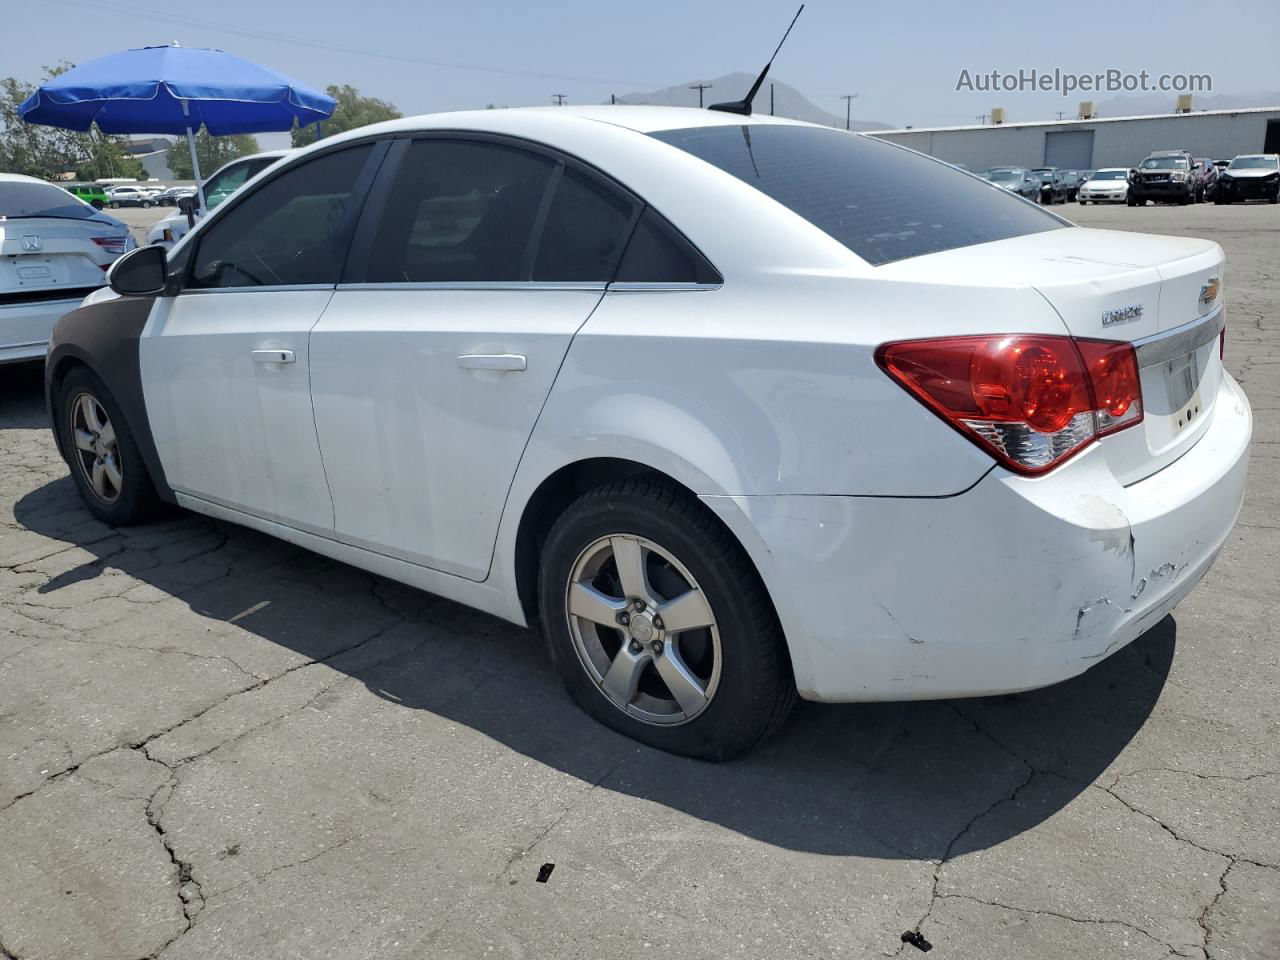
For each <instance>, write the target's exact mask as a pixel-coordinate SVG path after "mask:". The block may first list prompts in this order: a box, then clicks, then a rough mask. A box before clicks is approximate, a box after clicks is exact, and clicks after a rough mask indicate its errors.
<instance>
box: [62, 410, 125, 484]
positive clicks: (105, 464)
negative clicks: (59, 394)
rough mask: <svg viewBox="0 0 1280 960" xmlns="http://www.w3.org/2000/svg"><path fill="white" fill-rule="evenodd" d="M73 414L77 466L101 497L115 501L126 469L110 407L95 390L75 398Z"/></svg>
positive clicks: (71, 415)
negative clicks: (107, 407)
mask: <svg viewBox="0 0 1280 960" xmlns="http://www.w3.org/2000/svg"><path fill="white" fill-rule="evenodd" d="M70 418H71V437H72V440H73V442H74V443H75V448H76V449H75V458H74V459H75V463H76V466H77V467H78V468H79V470H80V473H81V475H82V476H83V477H84V479H85V481H86V482H87V483H88V484H89V488H90V489H91V490H93V493H94V495H95V496H96V497H97V498H98V499H99V500H101V501H102V502H103V503H115V502H116V501H117V500H119V499H120V491H121V489H122V486H123V483H124V473H123V471H122V470H121V467H120V449H119V445H118V442H117V439H116V431H115V427H114V426H112V424H111V419H110V418H109V417H108V416H107V411H106V410H105V409H104V408H103V406H102V404H101V403H100V402H99V401H98V399H97V398H96V397H95V396H93V394H91V393H88V392H83V393H79V394H76V396H75V399H73V400H72V401H71V410H70Z"/></svg>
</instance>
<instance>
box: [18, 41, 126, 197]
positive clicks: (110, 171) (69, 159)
mask: <svg viewBox="0 0 1280 960" xmlns="http://www.w3.org/2000/svg"><path fill="white" fill-rule="evenodd" d="M72 66H73V64H70V63H60V64H58V65H57V66H55V67H45V70H44V72H45V78H44V79H45V80H49V79H52V78H53V77H56V76H57V75H58V74H60V73H64V72H65V71H67V70H69V69H71V67H72ZM41 82H44V81H41ZM35 89H36V85H35V84H30V83H24V82H22V81H21V80H18V79H17V78H15V77H5V78H4V79H3V80H0V170H4V171H5V172H6V173H22V174H26V175H27V176H29V177H41V178H43V179H46V180H53V179H58V178H60V177H63V176H65V175H66V174H68V173H70V174H73V175H74V176H75V178H76V179H77V180H96V179H98V178H99V177H136V178H141V177H145V176H146V171H145V170H144V169H143V167H142V163H141V162H140V161H139V160H138V159H137V158H135V157H132V156H130V155H129V152H128V141H127V140H126V139H125V138H124V137H109V136H106V135H104V134H103V133H102V132H101V131H99V130H97V129H96V128H95V129H91V130H90V131H89V132H87V133H77V132H76V131H74V130H61V129H59V128H57V127H42V126H37V125H36V124H33V123H26V122H25V121H23V119H22V114H21V113H20V112H19V110H18V108H19V107H20V106H21V105H22V102H23V101H24V100H26V99H27V97H29V96H30V95H31V94H32V93H34V92H35Z"/></svg>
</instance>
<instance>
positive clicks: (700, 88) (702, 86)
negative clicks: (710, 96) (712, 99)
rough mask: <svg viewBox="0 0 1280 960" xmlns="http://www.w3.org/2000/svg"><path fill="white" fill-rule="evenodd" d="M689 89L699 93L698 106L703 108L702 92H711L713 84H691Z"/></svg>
mask: <svg viewBox="0 0 1280 960" xmlns="http://www.w3.org/2000/svg"><path fill="white" fill-rule="evenodd" d="M689 89H690V90H697V91H698V106H699V107H701V106H702V91H703V90H710V89H711V84H709V83H691V84H689Z"/></svg>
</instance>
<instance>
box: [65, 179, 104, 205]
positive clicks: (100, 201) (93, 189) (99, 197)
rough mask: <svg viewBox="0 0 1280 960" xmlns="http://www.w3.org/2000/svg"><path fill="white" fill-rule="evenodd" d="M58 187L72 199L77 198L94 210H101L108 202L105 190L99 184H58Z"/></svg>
mask: <svg viewBox="0 0 1280 960" xmlns="http://www.w3.org/2000/svg"><path fill="white" fill-rule="evenodd" d="M58 186H60V187H61V188H62V189H63V190H65V191H67V193H69V194H71V195H72V196H73V197H79V198H80V199H81V200H83V201H84V202H85V203H87V204H89V206H91V207H93V209H95V210H101V209H102V208H103V207H105V206H106V205H107V204H108V203H109V202H110V201H109V199H108V197H107V188H106V187H104V186H103V185H102V184H100V183H60V184H58Z"/></svg>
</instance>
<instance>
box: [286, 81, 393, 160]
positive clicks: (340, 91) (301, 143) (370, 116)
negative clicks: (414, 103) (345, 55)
mask: <svg viewBox="0 0 1280 960" xmlns="http://www.w3.org/2000/svg"><path fill="white" fill-rule="evenodd" d="M325 93H327V94H329V96H331V97H333V99H335V100H337V101H338V105H337V106H336V107H334V109H333V116H331V117H330V118H329V119H328V120H324V121H322V122H321V124H320V129H321V131H322V132H323V134H324V135H325V136H326V137H331V136H333V135H334V134H335V133H342V132H343V131H345V130H354V129H355V128H356V127H363V126H365V125H366V124H370V123H379V122H381V121H383V120H396V119H398V118H399V117H402V116H404V114H402V113H401V112H400V111H399V110H397V109H396V108H395V107H394V106H392V105H391V104H390V103H388V102H387V101H386V100H379V99H378V98H377V97H363V96H361V95H360V91H359V90H357V89H356V88H355V87H353V86H351V85H350V84H343V85H342V86H340V87H339V86H336V85H331V86H328V87H326V88H325ZM318 139H319V137H317V136H316V128H315V124H312V125H311V126H307V127H297V126H295V127H294V128H293V145H294V146H295V147H305V146H306V145H307V144H308V143H315V142H316V140H318Z"/></svg>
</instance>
